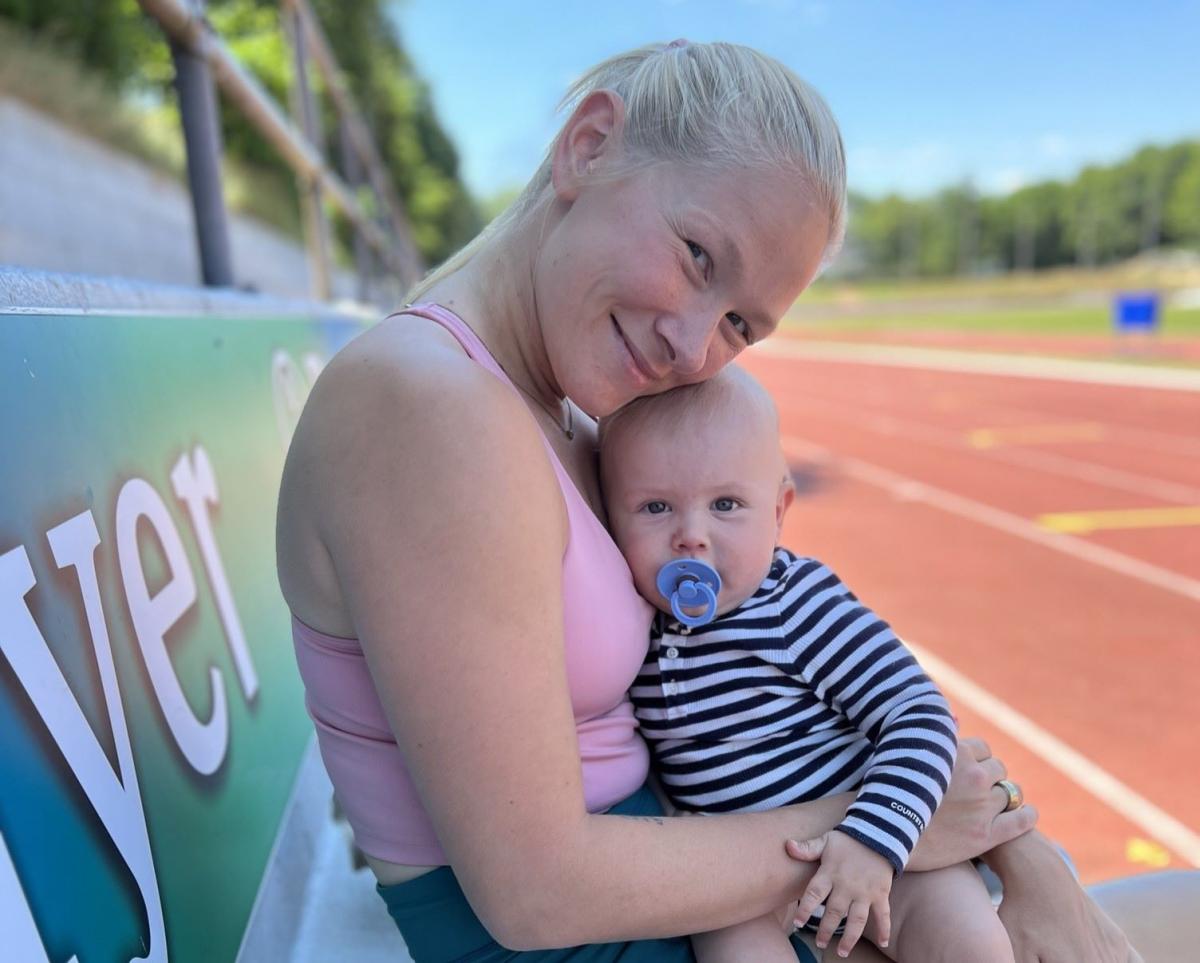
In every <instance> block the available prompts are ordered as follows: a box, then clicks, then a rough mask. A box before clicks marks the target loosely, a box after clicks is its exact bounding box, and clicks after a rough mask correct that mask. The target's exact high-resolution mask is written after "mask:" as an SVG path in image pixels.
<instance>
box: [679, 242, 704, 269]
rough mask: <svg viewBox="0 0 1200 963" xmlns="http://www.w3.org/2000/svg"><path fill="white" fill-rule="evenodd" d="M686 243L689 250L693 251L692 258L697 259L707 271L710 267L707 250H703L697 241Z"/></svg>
mask: <svg viewBox="0 0 1200 963" xmlns="http://www.w3.org/2000/svg"><path fill="white" fill-rule="evenodd" d="M684 243H685V244H687V246H688V250H689V251H691V253H692V257H693V258H695V259H696V261H698V262H699V263H700V266H701V268H702V269H707V267H708V252H707V251H706V250H704V248H702V247H701V246H700V245H699V244H697V243H696V242H695V241H685V242H684Z"/></svg>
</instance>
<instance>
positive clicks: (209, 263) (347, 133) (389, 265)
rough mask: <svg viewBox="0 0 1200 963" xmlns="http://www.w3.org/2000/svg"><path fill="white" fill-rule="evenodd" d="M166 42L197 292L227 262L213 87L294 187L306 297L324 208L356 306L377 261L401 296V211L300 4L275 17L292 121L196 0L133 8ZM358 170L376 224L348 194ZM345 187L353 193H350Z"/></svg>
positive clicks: (158, 0) (300, 0) (325, 274)
mask: <svg viewBox="0 0 1200 963" xmlns="http://www.w3.org/2000/svg"><path fill="white" fill-rule="evenodd" d="M138 2H139V3H140V4H141V6H142V9H143V10H145V11H146V12H147V13H148V14H149V15H150V16H152V17H153V18H154V19H155V20H156V21H157V22H158V24H159V26H160V27H161V28H162V30H163V32H164V33H165V34H166V35H167V37H168V39H169V41H170V43H171V49H172V55H173V57H174V59H175V69H176V81H177V86H178V89H179V99H180V113H181V116H182V120H183V128H184V138H185V141H186V147H187V156H188V180H189V184H190V187H191V191H192V202H193V206H194V208H195V212H196V230H197V236H198V242H199V246H200V260H201V269H202V272H203V275H204V283H205V284H206V285H231V284H232V283H233V276H232V259H231V257H230V254H229V235H228V228H227V226H226V218H225V211H224V199H223V195H222V193H221V184H220V173H219V171H220V152H221V147H220V133H219V124H218V123H217V113H216V103H215V97H214V95H213V83H214V81H215V83H216V86H217V87H219V88H220V90H221V92H222V93H223V94H224V95H225V96H226V97H227V98H228V100H229V101H230V103H232V104H234V105H235V106H236V107H237V108H238V109H239V110H241V112H242V113H243V114H244V115H245V117H246V118H247V119H248V120H249V121H250V122H251V123H252V124H253V125H254V126H255V128H256V129H257V130H258V131H259V132H260V133H261V134H262V135H263V137H264V138H266V140H267V141H268V142H269V143H270V144H271V145H272V146H273V147H274V148H275V150H277V151H278V152H279V154H280V156H281V157H282V158H283V160H284V161H285V162H286V163H287V164H288V166H290V167H291V168H292V170H293V172H294V173H295V174H296V177H297V179H298V181H299V182H300V188H301V190H300V193H301V199H302V204H303V207H304V225H305V239H306V244H307V248H308V254H309V265H310V271H311V278H312V294H313V296H314V297H317V298H319V299H321V300H327V299H328V298H329V297H330V295H331V293H332V266H331V257H330V248H331V245H330V240H329V224H328V220H327V218H326V216H325V213H324V203H325V200H326V199H328V201H329V202H330V203H331V204H332V205H333V206H334V207H336V208H337V209H338V210H339V211H340V212H341V213H342V214H343V215H344V216H345V217H346V219H347V220H348V221H349V222H350V224H351V226H352V228H353V230H354V234H355V261H356V265H357V268H358V274H359V297H360V299H362V298H364V292H365V290H366V285H367V283H368V278H369V277H370V276H371V275H372V274H373V271H372V265H371V262H372V260H373V258H372V255H371V251H373V252H374V257H377V258H378V259H379V261H380V262H381V263H382V264H383V266H384V268H385V269H386V271H388V272H389V273H390V274H391V275H392V276H393V277H395V278H396V279H397V280H398V281H399V283H400V284H401V286H402V287H405V288H406V287H408V286H409V285H410V284H412V283H413V282H414V281H416V280H417V278H419V277H420V275H421V272H422V271H423V264H422V261H421V257H420V254H419V253H418V252H417V250H416V247H415V246H414V245H413V242H412V237H411V234H410V232H409V229H408V222H407V220H406V218H405V216H404V212H403V208H402V206H401V204H400V202H399V199H398V198H397V196H396V193H395V191H394V189H393V188H392V185H391V182H390V180H389V178H388V175H387V171H386V167H385V165H384V163H383V161H382V160H381V158H380V156H379V153H378V151H377V150H376V148H375V144H374V140H373V139H372V137H371V134H370V131H369V129H368V127H367V124H366V122H365V121H364V120H363V118H362V115H361V113H360V112H359V110H358V108H357V106H356V105H355V103H354V99H353V97H352V96H351V94H350V92H349V89H348V88H347V87H346V84H345V82H344V80H343V79H342V76H341V72H340V71H339V69H338V66H337V62H336V60H335V59H334V57H333V54H332V52H331V51H330V49H329V44H328V42H327V41H326V39H325V35H324V33H323V32H322V30H321V27H320V24H319V23H318V22H317V20H316V17H315V16H314V15H313V13H312V10H311V8H310V7H309V5H308V3H307V0H282V9H281V15H282V17H283V19H284V23H285V28H286V29H287V32H288V35H289V37H290V39H291V43H292V48H293V54H294V56H295V76H294V86H293V91H292V112H293V115H294V116H295V117H296V118H297V121H298V124H299V126H297V123H296V122H293V121H292V120H290V119H289V118H288V116H287V115H286V114H285V113H284V111H283V110H282V109H281V108H280V107H279V105H278V104H277V103H276V102H275V100H274V99H273V98H272V97H271V95H270V94H269V93H267V91H266V90H264V89H263V87H262V85H261V84H260V83H259V82H258V80H257V79H256V78H255V77H254V76H253V75H252V74H250V73H249V72H248V71H247V70H246V69H245V68H244V67H243V66H242V65H241V63H240V62H239V61H238V60H237V58H236V57H235V56H234V55H233V54H232V52H230V50H229V48H228V47H226V45H225V44H224V43H223V42H222V40H221V38H220V37H219V36H217V34H216V32H215V31H214V30H213V28H212V26H211V25H210V24H209V23H208V21H207V20H206V19H205V16H204V11H203V3H202V2H196V0H191V2H188V0H138ZM310 56H311V58H312V59H313V60H314V61H315V62H316V65H317V68H318V70H319V71H320V73H321V76H322V80H323V82H324V85H325V88H326V90H327V91H328V93H329V97H330V100H331V101H332V102H333V104H334V107H335V108H336V110H337V114H338V118H339V128H340V131H339V135H340V137H339V139H340V141H341V144H342V150H341V154H342V161H343V167H344V168H345V170H346V173H347V179H348V180H350V182H351V184H349V185H348V184H347V183H346V182H345V181H343V180H342V178H341V177H340V176H339V175H338V174H337V173H336V172H335V171H334V170H333V168H332V167H330V165H329V164H328V163H327V162H326V160H325V157H324V151H323V149H322V146H321V141H322V136H321V131H320V121H319V111H318V109H317V104H316V100H315V97H314V96H313V92H312V87H311V85H310V84H309V75H308V59H309V57H310ZM362 171H365V174H366V186H367V187H369V189H370V190H371V191H372V193H373V194H374V199H375V203H374V206H375V209H376V210H377V211H379V212H381V213H382V215H383V216H382V217H381V218H380V221H379V222H377V221H376V220H375V219H373V218H372V217H371V216H370V215H369V214H368V213H367V212H366V211H364V210H363V208H362V206H361V205H360V204H359V202H358V198H357V196H356V188H357V186H358V183H359V181H360V179H361V174H360V172H362ZM351 185H353V186H351Z"/></svg>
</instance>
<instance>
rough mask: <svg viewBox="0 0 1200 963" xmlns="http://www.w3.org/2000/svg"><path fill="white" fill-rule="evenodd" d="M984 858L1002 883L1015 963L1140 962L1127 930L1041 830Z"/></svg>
mask: <svg viewBox="0 0 1200 963" xmlns="http://www.w3.org/2000/svg"><path fill="white" fill-rule="evenodd" d="M983 858H984V861H985V862H986V863H987V864H988V865H989V866H990V867H991V868H992V869H993V870H995V872H996V875H997V876H999V877H1000V879H1001V881H1002V882H1003V883H1004V898H1003V900H1002V901H1001V903H1000V918H1001V919H1002V920H1003V921H1004V927H1005V929H1007V930H1008V934H1009V937H1010V938H1011V939H1012V943H1013V950H1014V951H1015V954H1016V958H1017V963H1074V961H1077V960H1087V961H1088V963H1140V961H1141V957H1140V956H1138V955H1137V954H1136V952H1135V951H1134V950H1133V949H1132V948H1131V947H1130V945H1129V941H1128V940H1127V939H1126V938H1125V934H1124V933H1122V932H1121V930H1120V928H1119V927H1118V926H1117V925H1116V923H1114V922H1113V921H1112V920H1111V919H1109V917H1108V916H1107V915H1105V913H1104V911H1103V910H1101V909H1100V907H1099V906H1097V905H1096V903H1095V902H1094V901H1093V900H1092V898H1091V897H1090V896H1088V895H1087V893H1085V892H1084V891H1083V889H1082V888H1080V886H1079V883H1078V882H1077V881H1076V879H1075V877H1074V875H1073V874H1072V873H1071V870H1070V868H1069V867H1068V866H1067V864H1066V863H1065V862H1064V861H1063V858H1062V856H1061V855H1060V854H1059V853H1058V851H1057V849H1055V847H1054V846H1053V845H1051V844H1050V842H1049V841H1048V840H1047V839H1046V838H1045V837H1044V836H1042V835H1041V833H1038V832H1036V831H1035V832H1031V833H1027V834H1026V835H1024V836H1021V837H1019V838H1017V839H1014V840H1012V841H1010V842H1008V843H1005V844H1004V845H1002V846H999V847H997V848H996V849H994V850H992V851H991V852H988V853H985V854H984V857H983Z"/></svg>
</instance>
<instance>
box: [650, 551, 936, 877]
mask: <svg viewBox="0 0 1200 963" xmlns="http://www.w3.org/2000/svg"><path fill="white" fill-rule="evenodd" d="M630 694H631V697H632V699H633V703H634V708H635V711H636V713H637V717H638V721H639V723H640V725H641V728H642V732H643V734H644V735H645V736H646V738H647V740H648V741H649V742H650V745H651V748H652V750H653V753H654V759H655V765H656V768H657V770H658V773H659V776H660V778H661V781H662V783H663V786H664V787H665V788H666V790H667V792H668V793H669V794H670V795H671V797H672V799H673V801H674V802H675V804H676V805H678V806H679V807H680V808H683V809H688V810H692V811H698V812H739V811H740V812H744V811H757V810H763V809H770V808H775V807H777V806H782V805H787V804H789V803H796V802H803V801H806V800H809V799H816V798H820V797H822V796H828V795H833V794H834V793H838V792H844V791H847V790H856V791H857V798H856V799H855V801H854V804H853V805H852V806H851V808H850V810H849V811H848V812H847V814H846V818H845V820H844V821H843V822H842V823H841V825H839V826H838V829H839V830H841V831H842V832H845V833H847V834H849V835H850V836H852V837H853V838H855V839H857V840H859V841H860V842H862V843H864V844H866V845H867V846H870V847H871V848H872V849H873V850H875V851H876V852H878V853H880V854H881V855H883V856H884V857H885V858H887V859H888V861H889V862H890V863H891V864H892V866H893V868H894V869H895V871H896V872H898V873H899V872H901V871H902V870H903V868H904V866H905V864H906V863H907V861H908V857H909V855H910V854H911V852H912V849H913V846H915V844H916V841H917V838H918V837H919V835H920V833H921V832H922V831H923V830H924V828H925V826H926V825H927V824H928V822H929V820H930V818H931V817H932V815H933V813H934V811H935V810H936V809H937V807H938V805H939V803H940V802H941V799H942V796H943V794H944V793H945V790H946V786H947V783H948V782H949V777H950V770H951V768H952V767H953V763H954V753H955V748H956V732H955V725H954V720H953V717H952V716H951V714H950V709H949V706H948V705H947V703H946V700H945V698H944V697H943V696H942V694H941V693H940V692H939V691H938V689H937V687H936V686H935V685H934V684H933V683H932V682H931V681H930V680H929V678H928V677H927V676H926V675H925V674H924V673H923V672H922V671H921V668H920V666H919V665H918V664H917V662H916V660H915V659H914V658H913V657H912V655H911V653H909V652H908V650H907V649H905V648H904V646H903V644H902V643H901V642H900V640H899V639H897V638H896V636H895V634H894V633H893V632H892V631H891V629H890V628H889V627H888V625H887V623H886V622H884V621H883V620H881V619H880V618H879V617H878V616H876V615H875V614H874V613H872V612H871V611H870V610H869V609H867V608H866V607H864V606H863V605H862V604H861V603H860V602H859V601H858V599H857V598H856V597H855V596H854V594H853V593H852V592H851V591H850V590H849V589H848V588H846V586H845V585H843V584H842V582H841V581H840V580H839V579H838V578H837V576H836V575H834V574H833V572H831V571H830V570H829V569H828V568H827V567H826V566H824V565H822V564H821V563H820V562H818V561H816V560H814V559H809V558H798V557H796V556H795V555H793V554H792V553H791V552H788V551H787V550H785V549H779V550H777V551H776V554H775V558H774V560H773V563H772V566H771V570H770V572H769V574H768V576H767V578H766V579H765V580H764V582H763V583H762V585H761V586H760V587H759V589H758V590H757V591H756V592H755V593H754V595H753V596H751V598H749V599H747V600H746V601H745V602H743V603H742V605H740V606H739V607H738V608H737V609H735V610H733V611H732V612H729V613H727V614H725V615H723V616H721V617H720V618H718V619H716V620H714V621H713V622H711V623H709V624H708V625H706V626H702V627H700V628H697V629H694V630H688V629H687V628H686V627H682V626H680V625H678V624H677V623H673V622H670V621H668V620H666V619H660V621H659V623H658V624H657V626H656V629H655V633H654V637H653V638H652V640H651V647H650V651H649V653H648V655H647V657H646V661H645V664H644V665H643V667H642V670H641V672H640V673H639V675H638V678H637V680H636V682H635V684H634V687H633V689H632V690H631V693H630Z"/></svg>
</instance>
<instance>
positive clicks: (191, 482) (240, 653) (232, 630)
mask: <svg viewBox="0 0 1200 963" xmlns="http://www.w3.org/2000/svg"><path fill="white" fill-rule="evenodd" d="M171 484H172V485H173V486H174V487H175V495H176V496H177V497H178V498H179V499H180V500H181V501H182V502H183V503H184V504H185V505H187V510H188V515H190V516H191V519H192V528H193V529H194V530H195V533H196V541H197V542H199V543H200V554H201V556H203V558H204V568H205V569H206V570H207V571H208V582H209V584H210V585H211V586H212V590H213V596H214V598H215V599H216V602H217V611H218V612H219V613H220V614H221V624H222V625H223V626H224V627H225V639H226V640H227V642H228V643H229V650H230V652H231V653H232V654H233V664H234V666H235V667H236V668H237V674H238V682H240V683H241V686H242V693H243V694H244V695H245V696H246V701H247V702H249V701H250V700H252V699H253V698H254V696H255V695H256V694H257V693H258V675H257V674H256V673H255V671H254V663H253V661H251V659H250V650H249V649H247V648H246V636H245V633H243V632H242V623H241V620H239V619H238V614H237V609H236V608H235V607H234V604H233V593H232V592H230V590H229V579H228V578H226V577H225V567H224V566H223V565H222V564H221V555H220V553H219V552H218V551H217V540H216V538H215V537H214V535H213V529H212V519H211V518H210V517H209V514H208V509H207V508H206V507H205V502H207V503H209V504H211V505H216V504H218V503H219V500H218V498H217V478H216V475H215V474H213V469H212V462H210V461H209V460H208V452H206V451H205V450H204V449H203V448H202V447H201V446H199V445H197V446H196V447H195V448H194V449H193V451H192V456H191V458H189V457H188V455H187V453H186V452H185V453H184V454H183V455H181V456H180V457H179V461H177V462H176V463H175V467H174V468H173V469H171Z"/></svg>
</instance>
